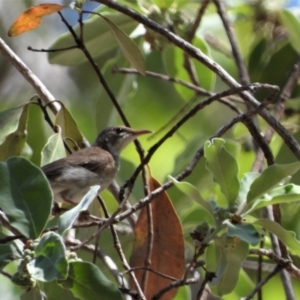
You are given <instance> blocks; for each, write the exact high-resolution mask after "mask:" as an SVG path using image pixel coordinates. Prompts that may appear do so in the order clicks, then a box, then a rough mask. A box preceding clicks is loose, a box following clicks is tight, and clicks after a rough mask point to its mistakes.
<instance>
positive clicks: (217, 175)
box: [204, 139, 240, 207]
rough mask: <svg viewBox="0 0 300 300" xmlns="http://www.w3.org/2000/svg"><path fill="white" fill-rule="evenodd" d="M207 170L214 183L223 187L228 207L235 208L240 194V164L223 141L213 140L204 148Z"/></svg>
mask: <svg viewBox="0 0 300 300" xmlns="http://www.w3.org/2000/svg"><path fill="white" fill-rule="evenodd" d="M204 156H205V158H206V168H207V169H208V170H209V171H210V172H211V173H212V175H213V178H214V181H215V182H216V183H218V184H219V185H220V187H221V191H222V193H223V194H224V195H225V197H226V200H227V202H228V205H229V206H230V207H232V206H234V204H235V202H236V199H237V196H238V194H239V189H240V182H239V179H238V173H239V169H238V164H237V162H236V160H235V158H234V157H233V156H232V155H231V154H230V153H229V152H228V151H227V149H226V147H225V141H224V140H223V139H213V140H212V141H211V142H209V141H208V142H206V143H205V146H204Z"/></svg>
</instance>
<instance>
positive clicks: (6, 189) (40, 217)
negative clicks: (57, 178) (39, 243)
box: [0, 157, 52, 239]
mask: <svg viewBox="0 0 300 300" xmlns="http://www.w3.org/2000/svg"><path fill="white" fill-rule="evenodd" d="M51 206H52V192H51V189H50V186H49V183H48V181H47V179H46V177H45V175H44V173H43V172H42V171H41V169H40V168H38V167H37V166H35V165H34V164H32V163H31V162H30V161H28V160H26V159H25V158H22V157H12V158H10V159H9V160H8V161H7V162H3V163H0V207H1V209H2V210H3V212H4V213H5V214H6V216H7V218H8V219H9V221H10V224H11V226H13V227H15V228H16V229H18V230H19V231H20V232H21V233H22V234H23V235H24V236H26V237H28V238H31V239H36V238H37V237H39V235H40V234H41V232H42V230H43V229H44V227H45V225H46V223H47V221H48V218H49V215H50V212H51Z"/></svg>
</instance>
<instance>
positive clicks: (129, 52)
mask: <svg viewBox="0 0 300 300" xmlns="http://www.w3.org/2000/svg"><path fill="white" fill-rule="evenodd" d="M101 17H102V18H103V19H104V20H105V21H106V22H107V24H108V25H109V27H110V30H111V32H112V34H113V36H114V37H115V38H116V40H117V42H118V43H119V46H120V47H121V50H122V52H123V54H124V56H125V57H126V58H127V59H128V61H129V62H130V63H131V64H132V66H133V67H134V68H135V69H136V70H137V71H138V72H139V73H140V74H142V75H145V72H146V64H145V60H144V58H143V55H142V52H141V50H140V48H139V47H138V46H137V45H136V43H135V42H134V41H133V40H132V39H131V38H130V37H129V36H128V35H127V34H126V33H125V32H124V31H123V30H122V29H120V28H119V27H118V26H116V25H115V24H114V23H113V22H111V21H110V20H109V19H108V18H106V17H104V16H102V15H101Z"/></svg>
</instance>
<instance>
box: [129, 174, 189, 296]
mask: <svg viewBox="0 0 300 300" xmlns="http://www.w3.org/2000/svg"><path fill="white" fill-rule="evenodd" d="M159 187H160V184H159V183H158V182H157V181H156V180H155V179H154V178H153V177H151V178H150V180H149V188H150V191H153V190H155V189H157V188H159ZM151 210H152V215H153V248H152V253H151V266H150V268H151V269H153V270H155V271H157V272H159V273H161V274H164V275H168V276H171V277H173V278H176V279H180V278H182V275H183V272H184V266H185V262H184V238H183V232H182V227H181V223H180V220H179V218H178V216H177V214H176V212H175V210H174V207H173V204H172V202H171V200H170V198H169V196H168V194H167V193H165V192H164V193H161V194H159V195H158V196H156V198H155V199H154V200H153V201H152V203H151ZM148 226H149V222H148V220H147V208H146V207H145V208H143V209H142V211H141V213H140V216H139V219H138V221H137V223H136V226H135V242H134V247H133V252H132V255H131V261H130V263H131V267H132V268H134V267H142V266H145V261H146V258H147V249H148V238H149V235H148ZM144 272H148V274H147V275H148V277H147V281H146V284H145V291H144V292H145V296H146V298H147V299H152V297H153V296H154V295H155V294H157V293H158V292H159V291H160V290H161V289H162V288H164V287H165V286H167V285H169V284H170V283H171V282H172V280H171V279H167V278H163V277H161V276H160V275H157V274H155V273H153V272H149V271H145V270H142V269H141V270H137V271H135V274H136V277H137V280H138V282H139V283H140V284H141V282H142V278H143V273H144ZM131 288H132V289H133V290H134V289H135V286H134V283H133V282H131ZM176 292H177V290H176V289H171V290H170V291H169V292H167V293H165V294H164V295H163V296H162V297H161V298H160V299H162V300H170V299H173V298H174V297H175V295H176Z"/></svg>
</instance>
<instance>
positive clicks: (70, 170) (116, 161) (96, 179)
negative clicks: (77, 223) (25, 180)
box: [41, 126, 152, 205]
mask: <svg viewBox="0 0 300 300" xmlns="http://www.w3.org/2000/svg"><path fill="white" fill-rule="evenodd" d="M151 132H152V131H150V130H134V129H131V128H129V127H125V126H114V127H107V128H105V129H104V130H103V131H102V132H100V133H99V135H98V137H97V138H96V141H95V142H94V144H93V145H92V146H91V147H88V148H84V149H81V150H79V151H77V152H74V153H72V154H70V155H69V156H67V157H65V158H61V159H59V160H56V161H53V162H51V163H49V164H47V165H44V166H43V167H42V168H41V169H42V171H43V172H44V174H45V175H46V177H47V179H48V181H49V183H50V186H51V189H52V192H53V199H54V202H55V203H69V204H72V205H76V204H78V203H79V202H80V201H81V199H82V198H83V197H84V195H85V194H86V193H87V192H88V191H89V189H90V187H91V186H93V185H100V190H99V192H101V191H103V190H104V189H106V188H109V186H110V185H111V184H112V183H113V182H114V180H115V176H116V173H117V171H118V170H119V167H120V153H121V151H122V150H123V149H124V148H125V147H126V146H127V145H128V144H129V143H130V142H132V141H133V140H134V139H136V138H137V137H138V136H140V135H142V134H147V133H151Z"/></svg>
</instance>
